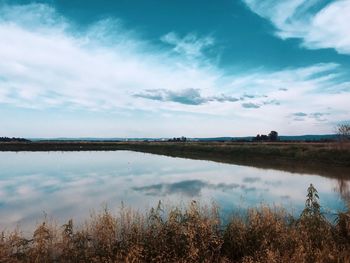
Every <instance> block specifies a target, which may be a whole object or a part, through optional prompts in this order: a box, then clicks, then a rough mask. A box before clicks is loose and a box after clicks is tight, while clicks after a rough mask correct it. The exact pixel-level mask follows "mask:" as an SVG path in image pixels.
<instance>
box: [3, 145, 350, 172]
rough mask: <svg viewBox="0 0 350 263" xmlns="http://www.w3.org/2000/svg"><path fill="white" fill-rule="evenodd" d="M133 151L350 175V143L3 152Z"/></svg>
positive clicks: (59, 147)
mask: <svg viewBox="0 0 350 263" xmlns="http://www.w3.org/2000/svg"><path fill="white" fill-rule="evenodd" d="M114 150H131V151H139V152H146V153H154V154H162V155H167V156H173V157H184V158H191V159H202V160H212V161H217V162H224V163H233V164H241V165H251V166H256V167H261V168H272V169H281V170H287V171H292V172H301V173H303V172H306V173H317V174H324V175H326V176H332V177H335V176H336V177H348V176H349V174H350V144H343V145H340V144H339V143H336V142H333V143H297V142H296V143H283V142H279V143H233V142H231V143H230V142H226V143H224V142H222V143H219V142H210V143H202V142H186V143H174V142H64V141H59V142H32V143H0V151H114Z"/></svg>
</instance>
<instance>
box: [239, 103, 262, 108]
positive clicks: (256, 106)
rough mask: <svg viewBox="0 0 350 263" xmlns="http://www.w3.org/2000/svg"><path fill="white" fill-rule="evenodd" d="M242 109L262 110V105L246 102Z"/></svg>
mask: <svg viewBox="0 0 350 263" xmlns="http://www.w3.org/2000/svg"><path fill="white" fill-rule="evenodd" d="M242 107H243V108H247V109H257V108H260V105H258V104H255V103H252V102H246V103H242Z"/></svg>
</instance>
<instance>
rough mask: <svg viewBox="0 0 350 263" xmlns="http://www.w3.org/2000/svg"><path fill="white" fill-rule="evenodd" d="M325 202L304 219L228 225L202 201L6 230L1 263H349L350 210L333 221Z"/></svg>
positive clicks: (278, 214) (266, 218)
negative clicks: (25, 234) (327, 216)
mask: <svg viewBox="0 0 350 263" xmlns="http://www.w3.org/2000/svg"><path fill="white" fill-rule="evenodd" d="M317 199H318V195H317V192H316V190H315V189H314V188H313V187H312V185H311V186H310V187H309V189H308V195H307V201H306V205H305V209H304V211H303V213H302V214H301V215H300V217H299V218H294V217H292V216H290V215H288V214H287V213H286V212H284V211H283V210H281V209H272V208H269V207H261V208H259V209H251V210H249V211H248V213H247V215H246V216H238V215H236V216H232V218H231V219H230V220H229V222H228V223H227V224H225V225H223V224H222V223H221V222H220V217H219V211H218V208H217V207H216V206H215V205H213V206H211V207H206V206H200V205H199V204H197V203H196V202H195V201H193V202H192V203H191V204H190V205H189V206H188V207H187V208H182V209H180V208H168V209H164V208H163V207H162V206H161V205H159V206H158V207H157V208H155V209H151V210H150V211H149V213H148V214H146V215H142V214H140V213H138V212H135V211H133V210H130V209H126V208H123V209H121V212H120V213H119V214H118V215H113V214H112V213H111V212H109V211H108V210H107V209H106V210H104V211H103V212H102V213H100V214H97V215H93V216H91V218H90V220H89V221H88V222H86V223H85V224H84V225H83V226H80V227H75V226H74V224H73V221H72V220H69V221H68V223H67V224H65V225H63V226H62V227H57V226H54V225H50V224H49V223H48V222H44V223H42V224H41V225H39V226H38V227H37V229H36V230H35V231H34V234H33V235H32V236H31V237H30V238H25V237H23V235H22V234H21V232H20V231H18V230H17V231H14V232H12V233H3V234H2V238H1V240H0V262H349V261H350V213H349V212H347V213H339V214H338V217H337V220H336V221H335V223H330V222H328V221H327V220H326V219H325V218H324V217H323V215H322V213H321V210H320V207H319V204H318V200H317Z"/></svg>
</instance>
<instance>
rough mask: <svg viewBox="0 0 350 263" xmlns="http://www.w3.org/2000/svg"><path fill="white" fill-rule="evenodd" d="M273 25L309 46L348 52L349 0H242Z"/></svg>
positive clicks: (280, 32) (349, 44)
mask: <svg viewBox="0 0 350 263" xmlns="http://www.w3.org/2000/svg"><path fill="white" fill-rule="evenodd" d="M243 1H244V2H245V3H246V4H247V5H248V7H249V8H250V9H251V10H252V11H253V12H255V13H257V14H258V15H260V16H261V17H264V18H266V19H268V20H270V21H271V23H272V24H273V25H274V26H275V27H276V35H277V36H279V37H280V38H282V39H287V38H300V39H301V40H302V43H303V46H305V47H307V48H310V49H319V48H334V49H335V50H336V51H337V52H339V53H341V54H350V31H349V13H350V1H349V0H336V1H331V2H330V1H322V0H319V1H317V0H314V1H308V0H285V1H278V0H243Z"/></svg>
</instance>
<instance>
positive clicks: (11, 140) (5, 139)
mask: <svg viewBox="0 0 350 263" xmlns="http://www.w3.org/2000/svg"><path fill="white" fill-rule="evenodd" d="M0 142H30V140H27V139H24V138H16V137H12V138H10V137H0Z"/></svg>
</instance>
